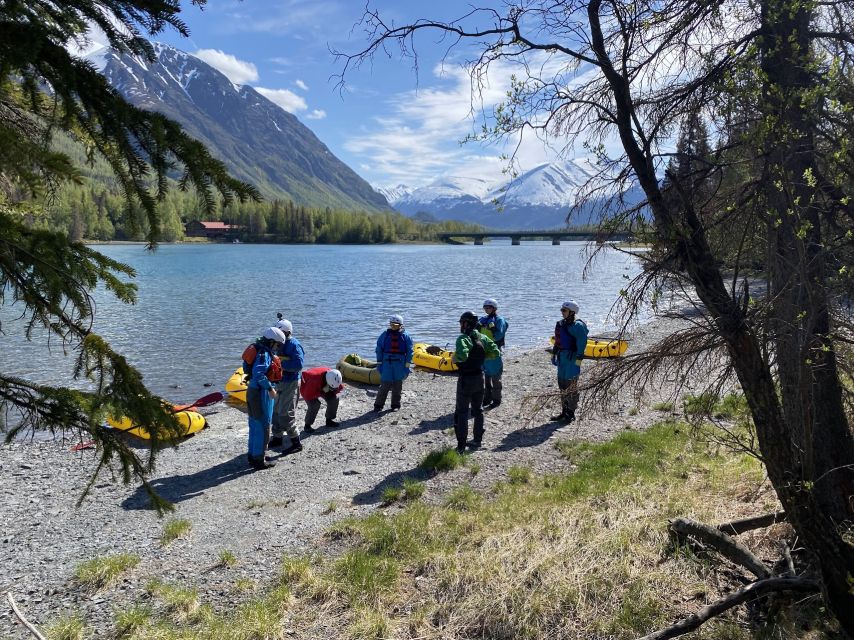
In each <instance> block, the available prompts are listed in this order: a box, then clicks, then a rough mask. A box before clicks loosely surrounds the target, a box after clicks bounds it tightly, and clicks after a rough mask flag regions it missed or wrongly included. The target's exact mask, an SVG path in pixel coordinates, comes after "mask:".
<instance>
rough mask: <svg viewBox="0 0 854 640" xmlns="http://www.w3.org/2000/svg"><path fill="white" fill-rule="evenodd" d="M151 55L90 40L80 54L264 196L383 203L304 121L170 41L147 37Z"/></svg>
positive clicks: (353, 204)
mask: <svg viewBox="0 0 854 640" xmlns="http://www.w3.org/2000/svg"><path fill="white" fill-rule="evenodd" d="M152 44H153V45H154V49H155V53H156V54H157V61H156V62H154V63H150V62H148V61H147V60H144V59H139V58H134V57H131V56H128V55H120V54H118V53H116V52H115V51H113V50H112V49H109V48H107V47H103V46H101V47H91V48H90V49H89V50H88V51H85V52H82V53H81V55H82V56H83V57H85V58H86V59H87V60H89V61H90V62H92V64H94V65H95V66H96V67H97V68H98V69H99V70H100V71H101V73H103V75H104V76H105V77H106V78H107V80H109V82H110V84H111V85H112V86H113V87H115V88H116V89H118V90H119V91H120V92H121V93H122V95H124V96H125V98H126V99H127V100H128V101H129V102H131V103H132V104H134V105H135V106H137V107H140V108H143V109H150V110H153V111H158V112H160V113H163V114H164V115H166V116H168V117H170V118H172V119H173V120H175V121H177V122H179V123H180V124H181V125H182V126H183V127H184V129H185V130H186V131H187V133H189V134H190V135H192V136H193V137H195V138H196V139H198V140H200V141H201V142H203V143H205V145H206V146H207V147H208V149H210V151H211V153H212V154H213V155H215V156H217V157H219V158H220V159H222V160H223V162H225V164H226V165H227V166H228V168H229V171H230V172H231V173H232V175H234V176H235V177H237V178H239V179H241V180H244V181H246V182H250V183H252V184H254V185H255V186H256V187H258V189H259V190H260V191H261V193H262V195H264V196H265V197H268V198H282V199H291V200H293V201H294V202H296V203H297V204H305V205H309V206H317V207H322V206H332V207H345V208H362V209H368V210H382V209H384V210H387V209H388V208H389V207H388V202H387V201H386V199H385V197H384V196H382V195H381V194H379V193H377V192H376V191H374V189H373V188H372V187H371V186H370V185H369V184H368V183H367V182H365V181H364V180H363V179H362V178H361V177H359V176H358V175H357V174H356V173H355V172H354V171H353V170H352V169H350V167H348V166H347V165H346V164H344V163H343V162H341V160H339V159H338V158H336V157H335V156H334V155H333V154H332V152H331V151H330V150H329V149H328V148H327V147H326V145H324V144H323V143H322V142H321V141H320V140H319V139H318V138H317V136H315V135H314V133H312V132H311V130H310V129H308V127H306V126H305V125H304V124H302V123H301V122H300V121H299V120H298V119H297V118H296V116H294V115H293V114H291V113H288V112H287V111H285V110H284V109H282V108H281V107H279V106H278V105H276V104H274V103H273V102H271V101H270V100H268V99H267V98H265V97H264V96H262V95H261V94H260V93H258V92H257V91H255V89H253V88H252V87H250V86H247V85H237V84H234V83H232V82H231V81H230V80H229V79H228V78H227V77H226V76H225V75H223V74H222V73H220V72H219V71H217V70H216V69H214V68H213V67H212V66H210V65H208V64H207V63H205V62H203V61H202V60H200V59H199V58H196V57H195V56H192V55H190V54H189V53H186V52H184V51H181V50H179V49H175V48H174V47H170V46H168V45H165V44H162V43H152Z"/></svg>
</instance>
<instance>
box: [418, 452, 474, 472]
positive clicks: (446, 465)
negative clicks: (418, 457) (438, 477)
mask: <svg viewBox="0 0 854 640" xmlns="http://www.w3.org/2000/svg"><path fill="white" fill-rule="evenodd" d="M465 463H466V456H465V455H464V454H461V453H458V452H457V450H456V449H453V448H450V447H448V448H447V449H438V450H436V451H431V452H430V453H428V454H427V455H426V456H425V457H424V459H423V460H422V461H421V463H420V464H419V465H418V468H419V469H423V470H425V471H434V472H438V471H451V470H453V469H456V468H457V467H461V466H463V465H464V464H465Z"/></svg>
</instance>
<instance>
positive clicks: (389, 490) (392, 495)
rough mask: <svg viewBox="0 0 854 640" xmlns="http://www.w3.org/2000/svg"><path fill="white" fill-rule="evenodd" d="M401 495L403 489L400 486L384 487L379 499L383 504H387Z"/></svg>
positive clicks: (398, 498) (395, 500)
mask: <svg viewBox="0 0 854 640" xmlns="http://www.w3.org/2000/svg"><path fill="white" fill-rule="evenodd" d="M402 497H403V489H402V488H401V487H386V488H385V489H383V492H382V495H381V496H380V500H381V501H382V503H383V504H384V505H389V504H392V503H394V502H397V501H398V500H400V499H401V498H402Z"/></svg>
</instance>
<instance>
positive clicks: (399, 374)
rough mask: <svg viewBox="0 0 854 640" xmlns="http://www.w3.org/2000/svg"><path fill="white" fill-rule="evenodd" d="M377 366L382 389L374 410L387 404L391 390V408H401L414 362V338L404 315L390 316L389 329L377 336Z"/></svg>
mask: <svg viewBox="0 0 854 640" xmlns="http://www.w3.org/2000/svg"><path fill="white" fill-rule="evenodd" d="M376 353H377V368H378V369H379V371H380V390H379V391H378V392H377V397H376V399H375V400H374V412H375V413H379V412H380V411H382V410H383V407H384V406H385V400H386V398H387V397H388V392H389V391H391V410H392V411H397V410H398V409H400V396H401V394H402V393H403V381H404V380H406V377H407V376H408V375H409V366H410V365H411V364H412V338H410V337H409V334H407V333H406V330H405V329H404V328H403V316H401V315H398V314H394V315H392V316H389V318H388V329H386V330H385V331H383V332H382V333H381V334H380V337H379V338H377V349H376Z"/></svg>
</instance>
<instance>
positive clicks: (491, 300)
mask: <svg viewBox="0 0 854 640" xmlns="http://www.w3.org/2000/svg"><path fill="white" fill-rule="evenodd" d="M483 306H484V307H492V308H493V309H497V308H498V300H496V299H495V298H487V299H486V300H484V301H483Z"/></svg>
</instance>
